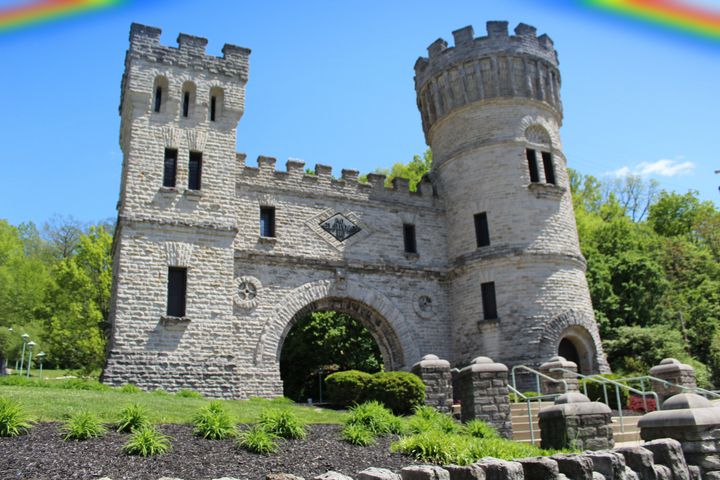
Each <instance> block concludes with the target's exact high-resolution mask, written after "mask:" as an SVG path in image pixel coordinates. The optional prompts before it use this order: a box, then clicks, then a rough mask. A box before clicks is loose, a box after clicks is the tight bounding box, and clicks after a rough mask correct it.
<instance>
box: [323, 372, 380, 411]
mask: <svg viewBox="0 0 720 480" xmlns="http://www.w3.org/2000/svg"><path fill="white" fill-rule="evenodd" d="M372 378H373V376H372V375H370V374H369V373H365V372H361V371H359V370H347V371H344V372H336V373H333V374H332V375H328V376H327V377H326V378H325V387H326V393H327V397H328V399H329V400H330V401H331V402H333V403H336V404H338V405H343V406H345V407H349V406H351V405H357V404H359V403H362V402H364V401H365V400H367V394H368V389H369V386H370V382H371V381H372Z"/></svg>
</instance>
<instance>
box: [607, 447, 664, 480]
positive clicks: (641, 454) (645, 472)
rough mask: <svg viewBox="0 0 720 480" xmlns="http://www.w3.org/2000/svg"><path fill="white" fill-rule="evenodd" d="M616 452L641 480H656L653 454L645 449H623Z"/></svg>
mask: <svg viewBox="0 0 720 480" xmlns="http://www.w3.org/2000/svg"><path fill="white" fill-rule="evenodd" d="M616 451H617V452H618V453H620V454H622V456H623V457H625V464H626V465H627V466H628V467H630V469H632V470H633V471H634V472H635V473H637V476H638V478H639V479H640V480H656V478H657V475H656V473H655V469H654V468H653V465H654V463H655V462H654V459H653V453H652V452H651V451H650V450H647V449H645V448H643V447H621V448H618V449H616Z"/></svg>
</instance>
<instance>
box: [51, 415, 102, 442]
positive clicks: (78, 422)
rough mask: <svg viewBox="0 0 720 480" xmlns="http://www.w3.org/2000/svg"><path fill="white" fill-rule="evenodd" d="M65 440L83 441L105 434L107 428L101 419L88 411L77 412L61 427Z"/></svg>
mask: <svg viewBox="0 0 720 480" xmlns="http://www.w3.org/2000/svg"><path fill="white" fill-rule="evenodd" d="M61 430H62V432H63V440H78V441H83V440H87V439H88V438H98V437H102V436H103V435H105V433H106V432H107V428H105V427H104V426H103V425H102V423H100V420H98V418H97V417H96V416H95V415H93V414H92V413H90V412H88V411H82V412H79V413H76V414H75V415H73V416H72V417H70V419H69V420H68V421H67V422H66V423H65V425H63V426H62V427H61Z"/></svg>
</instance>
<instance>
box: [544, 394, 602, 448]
mask: <svg viewBox="0 0 720 480" xmlns="http://www.w3.org/2000/svg"><path fill="white" fill-rule="evenodd" d="M538 416H539V418H540V437H541V438H542V442H541V446H542V448H548V449H550V448H552V449H557V450H560V449H563V448H577V449H580V450H604V449H608V448H612V447H613V445H614V444H615V442H614V440H613V434H612V426H611V424H610V422H611V421H612V415H611V413H610V407H608V406H607V405H605V404H603V403H599V402H591V401H590V399H589V398H587V397H586V396H585V395H583V394H581V393H578V392H571V393H566V394H565V395H561V396H559V397H558V398H557V400H555V405H553V406H550V407H545V408H543V409H542V410H540V412H539V413H538Z"/></svg>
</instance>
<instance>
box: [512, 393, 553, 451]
mask: <svg viewBox="0 0 720 480" xmlns="http://www.w3.org/2000/svg"><path fill="white" fill-rule="evenodd" d="M508 389H509V390H510V392H512V393H514V394H515V398H516V399H517V398H518V397H521V398H522V400H523V401H524V402H525V403H526V404H527V417H528V427H529V428H530V442H531V443H532V445H535V427H534V425H533V424H534V422H533V416H532V407H531V406H530V402H532V401H533V400H537V401H538V402H540V401H542V400H543V399H545V398H555V397H558V396H559V394H557V393H555V394H548V395H538V396H537V397H528V396H527V395H524V394H522V393H520V391H519V390H518V389H516V388H515V387H513V386H512V385H508ZM515 403H520V402H518V401H517V400H515Z"/></svg>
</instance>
